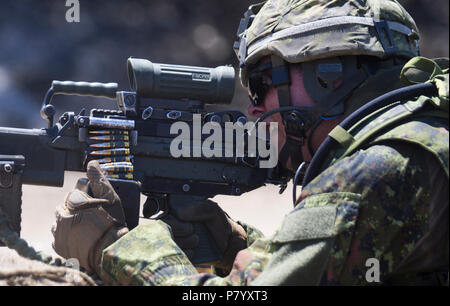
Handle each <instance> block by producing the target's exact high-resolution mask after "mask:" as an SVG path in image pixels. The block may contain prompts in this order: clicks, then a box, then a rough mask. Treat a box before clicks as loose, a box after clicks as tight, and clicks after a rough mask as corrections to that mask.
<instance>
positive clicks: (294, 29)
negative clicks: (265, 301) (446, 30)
mask: <svg viewBox="0 0 450 306" xmlns="http://www.w3.org/2000/svg"><path fill="white" fill-rule="evenodd" d="M239 33H240V41H239V43H238V44H237V45H236V48H237V49H238V52H237V53H238V58H239V61H240V67H241V71H240V77H241V81H242V84H243V85H244V86H245V87H247V88H248V90H249V95H250V99H251V105H250V106H249V114H250V115H253V116H256V117H260V119H261V120H264V121H266V122H278V123H279V143H280V144H281V146H280V148H281V151H280V163H281V164H282V165H284V170H285V171H286V173H289V175H291V176H293V175H294V173H296V172H297V175H296V177H297V178H298V177H299V175H300V173H301V172H302V171H303V170H302V169H304V168H305V165H307V164H308V162H311V163H310V164H309V167H308V170H307V172H306V176H305V178H304V180H303V184H302V185H303V188H302V192H301V194H300V196H299V197H298V199H297V200H296V206H295V208H294V210H293V211H292V212H290V213H289V214H288V215H287V216H286V217H285V219H284V220H283V222H282V224H281V226H280V227H279V229H278V230H277V232H276V233H275V235H274V236H273V237H270V238H269V237H263V236H262V234H261V233H260V232H259V231H257V230H256V229H253V228H252V227H251V226H248V225H246V224H244V223H241V222H235V221H233V220H231V218H229V217H228V216H227V215H226V214H225V213H224V212H223V211H222V210H221V209H220V208H219V206H218V205H217V204H215V203H213V202H211V201H207V202H204V203H199V204H198V205H196V206H195V207H194V208H189V209H188V210H185V211H183V212H180V213H178V214H177V215H169V216H167V217H166V218H165V219H164V221H165V223H163V222H162V221H152V222H149V223H147V224H144V225H140V226H138V227H137V228H135V229H133V230H132V231H130V232H128V230H127V229H126V227H125V222H124V221H123V220H124V218H123V213H121V212H120V209H118V207H119V208H120V200H119V199H118V197H117V195H115V193H114V191H113V189H112V187H111V186H110V184H109V183H108V181H107V180H106V179H105V177H104V176H103V174H102V173H101V170H100V169H99V167H98V164H97V163H96V162H91V163H90V164H89V166H88V172H87V175H88V178H89V180H90V183H89V184H90V186H89V188H88V189H90V190H91V191H90V192H88V189H86V188H84V189H83V188H81V187H80V189H75V190H74V191H73V192H71V193H70V194H69V195H68V197H67V199H66V202H65V204H63V205H62V206H60V207H59V208H58V211H57V222H56V227H55V228H53V233H54V236H55V242H54V248H55V250H56V251H57V252H58V253H59V254H60V255H62V256H63V257H66V258H70V257H76V258H78V259H79V260H80V263H81V265H82V266H83V267H84V268H86V269H87V270H88V271H91V272H95V273H96V274H98V275H99V276H100V277H101V279H102V280H103V281H105V282H106V283H108V284H112V285H117V284H120V285H185V284H186V285H312V284H319V285H330V284H332V285H364V284H372V283H371V282H372V281H375V283H377V284H378V283H380V284H415V285H417V284H441V283H444V282H448V251H449V244H448V237H449V234H448V220H449V215H448V202H449V200H448V186H449V185H448V135H449V134H448V59H438V60H435V61H433V60H429V59H425V58H421V57H417V56H418V55H419V51H418V39H419V34H418V29H417V27H416V25H415V23H414V21H413V19H412V18H411V17H410V15H409V14H408V13H407V12H406V11H405V10H404V9H403V8H402V7H401V6H400V4H398V2H397V1H393V0H391V1H386V0H385V1H381V0H367V1H362V0H358V1H356V0H347V1H343V0H342V1H340V0H339V1H304V0H302V1H300V0H298V1H288V0H277V1H276V0H269V1H266V2H265V3H264V4H263V5H255V6H252V7H250V9H249V11H248V12H247V13H246V15H245V18H244V19H243V20H242V21H241V25H240V31H239ZM410 59H411V60H410ZM416 83H417V84H419V85H417V86H415V87H414V88H413V89H411V88H412V87H405V89H404V90H402V89H400V91H393V90H396V89H399V88H402V87H404V86H405V85H410V84H416ZM421 83H427V84H425V85H421ZM430 85H431V86H430ZM434 85H435V86H434ZM436 87H437V91H436V89H435V88H436ZM414 90H415V91H414ZM433 90H434V91H433ZM384 94H387V95H384ZM374 99H375V100H374ZM369 101H372V102H371V103H370V104H367V103H368V102H369ZM327 135H329V136H328V137H327ZM313 157H314V158H313ZM301 165H303V166H301ZM81 189H83V190H81ZM190 222H203V223H205V225H206V226H207V227H208V228H209V229H210V232H211V233H212V235H213V237H214V239H215V240H216V242H217V244H218V246H219V248H220V250H221V251H222V254H223V260H222V261H221V262H219V263H215V269H214V273H198V272H197V270H196V269H195V267H194V266H193V265H192V264H191V262H190V261H189V257H188V256H192V254H193V252H195V247H196V245H197V242H198V237H197V236H196V235H193V234H192V224H191V223H190ZM167 224H168V225H170V226H168V225H167ZM175 241H176V242H177V243H175ZM372 268H373V269H372ZM370 269H372V270H370ZM369 270H370V271H369Z"/></svg>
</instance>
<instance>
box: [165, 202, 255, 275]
mask: <svg viewBox="0 0 450 306" xmlns="http://www.w3.org/2000/svg"><path fill="white" fill-rule="evenodd" d="M161 219H162V221H164V222H165V223H166V224H168V225H169V226H170V227H171V230H172V235H173V237H174V240H175V242H176V243H177V244H178V246H179V247H180V248H181V249H182V250H183V251H184V252H185V254H186V255H187V256H188V258H189V259H192V258H193V256H194V254H195V249H196V248H197V246H198V244H199V237H198V236H197V235H196V234H195V233H194V226H193V224H192V223H196V222H199V223H203V224H204V225H205V226H206V227H207V229H208V230H209V232H210V233H211V235H212V237H213V239H214V241H215V242H216V244H217V246H218V248H219V250H220V252H221V253H222V255H223V258H222V260H221V261H220V262H216V263H214V266H215V267H216V268H219V269H221V270H222V272H223V273H225V274H227V273H228V272H229V271H230V270H231V268H232V265H233V262H234V259H235V257H236V254H237V253H238V252H239V251H240V250H242V249H245V248H246V247H247V233H246V232H245V230H244V228H243V227H242V226H240V225H239V224H238V223H236V222H235V221H233V220H232V219H231V218H230V217H229V216H228V215H227V214H226V213H225V212H224V211H223V210H222V209H221V208H220V207H219V205H217V203H215V202H213V201H210V200H205V201H201V202H198V203H196V204H195V205H191V206H188V207H186V208H183V209H179V210H177V211H171V212H170V213H169V214H168V215H166V216H164V217H162V218H161Z"/></svg>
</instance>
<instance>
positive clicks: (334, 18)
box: [238, 0, 419, 86]
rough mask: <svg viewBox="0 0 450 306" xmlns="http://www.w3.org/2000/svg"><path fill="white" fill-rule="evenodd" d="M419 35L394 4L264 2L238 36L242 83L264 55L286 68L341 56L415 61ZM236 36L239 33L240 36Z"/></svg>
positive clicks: (371, 0) (370, 0) (365, 0)
mask: <svg viewBox="0 0 450 306" xmlns="http://www.w3.org/2000/svg"><path fill="white" fill-rule="evenodd" d="M418 32H419V31H418V29H417V26H416V24H415V22H414V20H413V19H412V17H411V16H410V15H409V14H408V12H407V11H406V10H405V9H404V8H403V7H402V6H401V5H400V4H399V3H398V2H397V1H395V0H332V1H331V0H268V1H266V2H265V3H264V5H263V6H262V7H261V8H260V10H259V12H258V13H257V14H256V16H254V19H253V21H252V22H251V25H250V27H248V29H246V30H245V32H242V33H241V34H240V43H239V47H240V50H239V53H238V57H239V60H240V62H241V68H242V69H241V81H242V83H243V85H244V86H245V85H246V83H247V82H246V67H247V66H248V65H249V64H254V63H256V62H258V61H259V60H260V59H261V58H262V57H264V56H267V55H272V54H274V55H277V56H279V57H281V58H282V59H284V60H285V61H287V62H290V63H300V62H305V61H312V60H316V59H321V58H328V57H336V56H345V55H370V56H376V57H380V58H385V57H388V56H391V55H397V56H404V57H407V58H411V57H414V56H417V55H418V39H419V35H418ZM238 34H239V33H238Z"/></svg>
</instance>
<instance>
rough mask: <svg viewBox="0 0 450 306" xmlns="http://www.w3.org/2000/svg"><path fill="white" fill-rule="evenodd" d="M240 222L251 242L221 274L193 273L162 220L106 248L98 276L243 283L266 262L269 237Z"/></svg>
mask: <svg viewBox="0 0 450 306" xmlns="http://www.w3.org/2000/svg"><path fill="white" fill-rule="evenodd" d="M241 224H242V225H243V226H244V228H245V229H246V230H248V231H249V239H248V243H251V245H250V246H249V247H248V248H247V249H245V250H242V251H240V252H239V253H238V254H237V256H236V259H235V261H234V265H233V268H232V270H231V272H230V273H229V274H228V275H227V276H225V277H219V276H217V275H215V274H207V273H197V270H196V269H195V267H194V266H193V265H192V263H191V262H190V261H189V260H188V258H187V256H186V255H185V254H184V253H183V251H182V250H181V249H180V248H179V247H178V246H177V244H176V243H175V242H174V241H173V240H172V237H171V234H170V230H169V229H168V227H167V226H166V224H165V223H163V222H162V221H154V222H149V223H147V224H144V225H139V226H137V227H136V228H135V229H133V230H132V231H130V232H129V233H128V234H127V235H125V236H123V237H122V238H121V239H119V240H117V241H116V242H115V243H114V244H112V245H111V246H109V247H108V248H106V249H105V250H104V251H103V256H102V272H101V275H100V277H101V279H102V280H103V281H104V282H105V283H106V284H109V285H133V286H140V285H150V286H168V285H189V286H202V285H206V286H207V285H214V286H218V285H224V286H231V285H241V286H242V285H247V284H248V283H249V282H251V281H252V280H254V279H255V278H256V276H258V275H259V273H261V271H262V270H263V267H264V265H265V263H266V262H267V259H268V257H269V252H268V251H269V240H268V239H266V238H264V237H263V235H262V233H261V232H259V231H258V230H256V229H255V228H253V227H250V226H248V225H246V224H243V223H241Z"/></svg>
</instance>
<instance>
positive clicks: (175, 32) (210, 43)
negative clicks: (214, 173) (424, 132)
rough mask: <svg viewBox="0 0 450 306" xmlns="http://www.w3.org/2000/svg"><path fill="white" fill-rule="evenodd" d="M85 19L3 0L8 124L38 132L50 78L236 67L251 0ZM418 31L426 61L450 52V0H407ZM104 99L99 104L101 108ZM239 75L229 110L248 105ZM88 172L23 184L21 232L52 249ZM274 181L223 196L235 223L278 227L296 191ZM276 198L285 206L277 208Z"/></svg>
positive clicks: (0, 81) (104, 4) (85, 11)
mask: <svg viewBox="0 0 450 306" xmlns="http://www.w3.org/2000/svg"><path fill="white" fill-rule="evenodd" d="M79 2H80V8H81V11H80V13H81V14H80V22H79V23H68V22H66V19H65V16H66V11H67V10H68V8H67V7H66V6H65V3H66V1H65V0H39V1H36V0H2V1H0V126H9V127H24V128H39V127H44V126H45V124H46V122H45V121H44V120H43V119H41V117H40V115H39V111H40V106H41V103H42V100H43V98H44V95H45V93H46V91H47V89H48V88H49V86H50V84H51V81H52V80H73V81H88V82H93V81H98V82H117V83H119V88H120V89H121V90H128V89H129V84H128V79H127V73H126V60H127V58H128V57H130V56H133V57H138V58H146V59H149V60H150V61H152V62H155V63H169V64H184V65H197V66H208V67H216V66H219V65H225V64H231V65H233V66H234V67H235V68H237V66H238V63H237V60H236V58H235V55H234V51H233V48H232V45H233V42H234V40H235V38H236V30H237V26H238V24H239V20H240V18H241V17H242V15H243V13H244V12H245V10H246V9H247V7H248V6H249V5H250V4H253V3H257V2H259V1H258V0H256V1H249V0H227V1H224V0H189V1H186V0H164V1H163V0H153V1H145V0H126V1H125V0H122V1H118V0H116V1H112V0H96V1H87V0H80V1H79ZM399 2H400V3H401V4H403V5H404V6H405V7H406V9H407V10H408V11H409V12H410V14H411V15H412V16H413V18H414V19H415V20H416V23H417V25H418V27H419V29H420V34H421V51H422V55H423V56H426V57H442V56H446V57H448V55H449V39H448V37H449V26H448V17H449V16H448V14H449V1H448V0H400V1H399ZM54 102H55V104H56V107H57V110H58V111H59V112H58V114H61V113H62V112H63V111H74V112H78V111H79V110H80V109H81V108H82V107H88V108H90V107H108V108H115V105H114V102H111V101H109V100H97V99H96V100H95V103H97V105H95V106H94V105H93V103H94V101H93V100H92V99H86V98H70V97H61V96H59V97H57V98H56V99H55V100H54ZM98 103H99V104H98ZM247 103H248V102H247V95H246V91H244V90H243V89H242V88H241V87H240V86H239V81H238V80H236V93H235V97H234V99H233V102H232V105H231V106H230V108H236V109H240V110H243V111H244V112H245V109H246V107H247ZM79 176H80V174H74V173H68V174H67V175H66V183H65V185H64V188H61V189H58V188H47V187H38V186H24V196H23V203H24V204H23V221H24V224H23V231H22V236H24V237H25V238H27V239H28V240H30V241H31V242H32V243H33V244H34V245H35V246H37V247H38V248H40V249H43V250H46V251H50V250H51V247H50V241H51V234H50V226H51V223H52V222H53V219H54V213H53V212H54V207H55V206H56V205H57V204H59V203H61V202H62V201H63V199H64V196H65V194H66V193H67V192H68V191H69V190H71V189H72V188H73V186H74V184H75V182H76V179H77V178H78V177H79ZM277 191H278V190H277V189H276V187H274V186H268V187H265V188H262V189H259V190H257V191H254V192H251V193H249V194H246V195H244V196H242V197H239V198H231V199H230V197H217V198H216V200H217V201H218V202H219V203H220V204H221V205H222V207H223V208H224V209H225V210H227V212H229V213H230V215H231V216H232V217H233V218H235V219H240V220H244V221H247V222H248V223H250V224H253V225H256V226H257V227H260V228H261V229H262V230H263V232H264V233H266V234H270V233H272V232H273V231H274V229H275V228H276V227H277V225H279V224H280V221H281V219H282V217H283V216H284V214H285V213H287V212H288V211H289V210H290V209H292V203H291V200H290V197H291V190H290V188H288V190H287V192H285V193H284V194H283V195H282V196H279V195H278V193H277ZM274 203H277V204H274Z"/></svg>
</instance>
